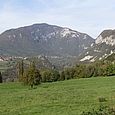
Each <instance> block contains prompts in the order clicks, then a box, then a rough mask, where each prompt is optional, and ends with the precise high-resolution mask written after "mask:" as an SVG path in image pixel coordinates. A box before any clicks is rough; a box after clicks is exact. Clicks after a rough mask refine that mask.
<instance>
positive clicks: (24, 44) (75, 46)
mask: <svg viewBox="0 0 115 115" xmlns="http://www.w3.org/2000/svg"><path fill="white" fill-rule="evenodd" d="M93 42H94V39H93V38H91V37H90V36H89V35H87V34H85V33H80V32H78V31H75V30H72V29H69V28H65V27H59V26H55V25H49V24H46V23H41V24H33V25H30V26H24V27H19V28H17V29H10V30H6V31H5V32H3V33H2V34H0V52H1V53H6V54H13V55H19V54H20V55H26V56H29V55H38V54H44V55H56V56H63V57H67V56H78V55H79V54H81V53H82V52H83V51H84V50H85V49H87V48H88V47H90V44H91V43H93Z"/></svg>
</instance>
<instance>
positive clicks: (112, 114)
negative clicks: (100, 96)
mask: <svg viewBox="0 0 115 115" xmlns="http://www.w3.org/2000/svg"><path fill="white" fill-rule="evenodd" d="M81 115H115V110H114V109H113V108H108V107H107V106H102V105H100V107H99V108H98V109H97V110H94V109H93V110H92V111H88V112H84V111H83V113H82V114H81Z"/></svg>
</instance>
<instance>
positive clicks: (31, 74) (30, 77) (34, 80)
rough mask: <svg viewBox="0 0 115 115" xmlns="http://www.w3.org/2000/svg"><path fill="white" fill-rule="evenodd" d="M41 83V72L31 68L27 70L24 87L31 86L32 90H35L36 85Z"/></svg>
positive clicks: (24, 76) (23, 80)
mask: <svg viewBox="0 0 115 115" xmlns="http://www.w3.org/2000/svg"><path fill="white" fill-rule="evenodd" d="M40 81H41V75H40V72H39V71H38V70H37V69H35V68H29V69H27V70H25V72H24V74H23V79H22V81H21V83H22V84H23V85H29V86H31V88H33V86H34V85H38V84H40Z"/></svg>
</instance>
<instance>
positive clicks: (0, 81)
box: [0, 71, 3, 83]
mask: <svg viewBox="0 0 115 115" xmlns="http://www.w3.org/2000/svg"><path fill="white" fill-rule="evenodd" d="M2 82H3V80H2V74H1V71H0V83H2Z"/></svg>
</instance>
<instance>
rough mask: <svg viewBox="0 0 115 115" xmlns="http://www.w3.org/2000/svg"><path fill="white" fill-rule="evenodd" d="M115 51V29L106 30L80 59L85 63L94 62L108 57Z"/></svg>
mask: <svg viewBox="0 0 115 115" xmlns="http://www.w3.org/2000/svg"><path fill="white" fill-rule="evenodd" d="M114 52H115V29H114V30H110V29H109V30H104V31H102V32H101V33H100V35H99V36H98V37H97V38H96V40H95V42H94V43H93V44H91V47H90V48H89V49H87V51H86V52H85V53H83V54H82V55H81V56H80V57H79V59H78V60H80V61H81V62H84V63H89V62H94V61H98V60H101V59H104V58H106V57H108V56H109V55H111V54H113V53H114Z"/></svg>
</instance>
